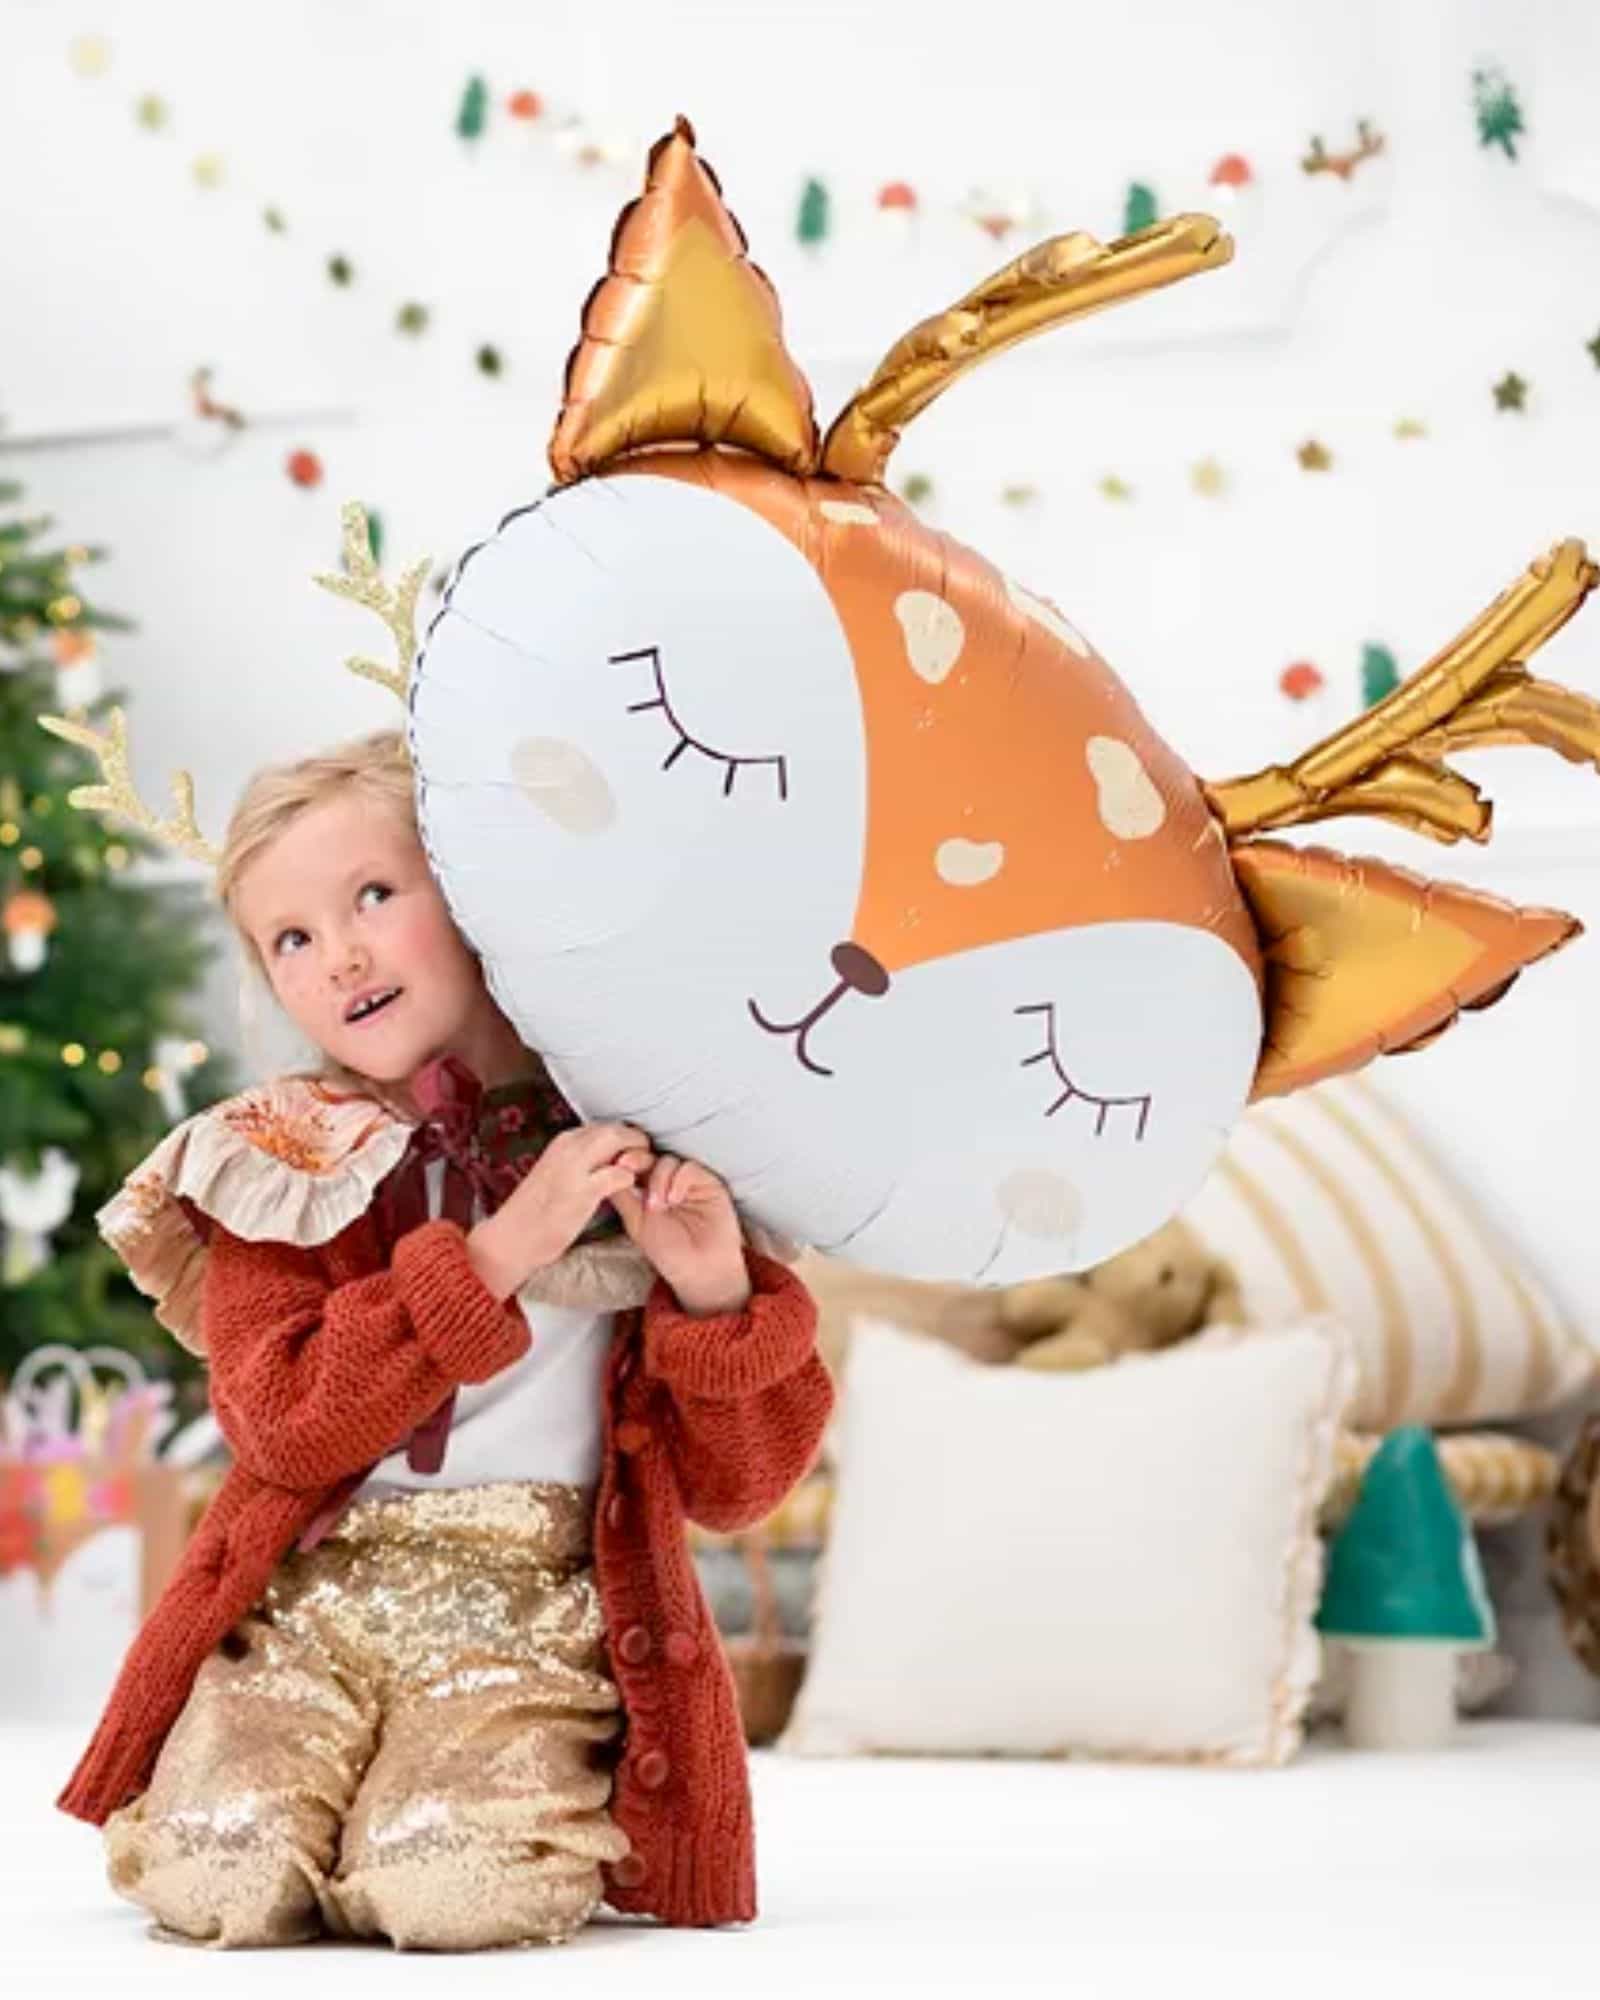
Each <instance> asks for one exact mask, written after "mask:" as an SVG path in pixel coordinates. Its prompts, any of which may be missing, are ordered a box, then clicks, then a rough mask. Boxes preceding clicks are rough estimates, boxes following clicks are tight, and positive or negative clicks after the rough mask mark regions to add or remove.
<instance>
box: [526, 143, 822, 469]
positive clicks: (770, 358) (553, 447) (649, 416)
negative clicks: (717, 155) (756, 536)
mask: <svg viewBox="0 0 1600 2000" xmlns="http://www.w3.org/2000/svg"><path fill="white" fill-rule="evenodd" d="M672 444H682V445H711V444H725V445H738V446H741V447H742V448H743V449H744V450H746V451H750V452H754V453H756V454H757V455H758V456H759V457H762V458H765V459H768V460H770V461H771V462H772V463H773V464H774V465H777V466H780V467H782V468H783V470H784V471H786V472H793V473H807V472H811V471H814V470H815V468H816V464H817V449H818V447H817V427H816V422H815V419H814V417H813V415H812V404H811V390H810V388H809V386H808V385H807V383H806V380H805V377H804V376H803V375H802V374H801V373H800V370H799V369H798V368H797V367H796V366H795V364H794V362H793V361H792V360H791V359H790V357H789V353H788V350H787V349H786V348H785V346H784V344H783V331H782V324H781V316H780V313H779V309H778V299H777V294H776V293H775V292H774V291H773V289H772V286H771V285H770V284H769V283H768V281H767V279H766V277H765V276H764V275H763V274H762V273H761V272H760V271H758V270H757V269H756V267H755V266H754V265H753V264H752V263H750V262H749V260H748V259H747V258H746V256H745V239H744V236H743V234H742V232H741V231H740V228H739V225H738V224H737V223H736V222H735V221H734V219H733V217H732V216H731V215H730V214H729V213H728V211H727V209H726V208H725V207H724V206H723V202H722V196H721V193H720V191H719V189H718V186H717V182H716V178H715V176H714V175H713V174H712V173H711V171H710V169H709V168H708V167H707V166H706V165H705V164H704V162H703V161H702V160H701V159H700V157H699V155H698V154H697V153H696V152H695V144H694V132H693V130H692V129H691V127H690V125H689V123H688V121H687V120H686V119H683V118H680V119H679V120H678V122H677V125H676V127H675V128H674V129H673V131H672V132H670V133H669V134H668V136H667V137H666V138H665V139H662V140H660V141H659V142H658V144H657V145H656V146H655V148H654V149H653V150H652V152H651V154H650V167H649V175H648V179H647V181H646V186H645V191H644V193H643V194H642V195H641V196H640V198H639V199H638V200H637V201H636V202H634V203H632V205H631V206H630V207H629V208H627V209H626V210H625V211H624V213H623V216H622V219H621V221H620V222H619V223H618V225H617V229H616V234H615V235H614V237H613V238H612V243H611V267H610V270H609V271H608V273H607V275H606V276H605V277H604V278H602V279H601V281H600V283H599V284H598V285H597V286H596V287H595V289H594V290H593V292H591V293H590V295H589V300H588V303H587V305H586V306H585V307H584V313H583V336H582V339H581V340H580V341H579V343H578V345H577V347H576V348H575V349H574V350H573V353H572V357H571V359H570V360H569V361H568V363H567V383H566V392H565V395H564V397H563V400H562V405H561V413H560V415H559V417H558V418H557V419H556V426H555V432H554V435H553V436H552V438H551V440H550V466H551V470H552V471H553V472H554V473H555V476H556V481H557V483H558V484H560V485H567V484H569V483H570V482H571V481H573V480H575V479H581V478H583V477H584V476H585V475H586V474H588V473H591V472H596V471H598V470H600V468H601V467H603V466H606V465H609V464H611V463H613V462H614V461H615V460H617V459H619V458H621V457H623V456H624V455H625V454H626V453H628V452H633V451H638V450H641V449H643V448H645V447H648V446H651V445H672Z"/></svg>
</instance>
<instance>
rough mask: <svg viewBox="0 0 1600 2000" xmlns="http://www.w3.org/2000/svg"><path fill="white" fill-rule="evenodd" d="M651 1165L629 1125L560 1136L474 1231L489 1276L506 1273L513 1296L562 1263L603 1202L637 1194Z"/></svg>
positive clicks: (582, 1128) (583, 1128) (644, 1144)
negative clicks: (637, 1185) (545, 1268)
mask: <svg viewBox="0 0 1600 2000" xmlns="http://www.w3.org/2000/svg"><path fill="white" fill-rule="evenodd" d="M654 1158H655V1154H654V1153H653V1152H652V1151H651V1148H650V1141H649V1140H648V1139H647V1138H646V1137H645V1135H644V1133H642V1132H641V1131H639V1130H638V1129H637V1128H636V1127H635V1126H632V1125H579V1126H576V1127H575V1128H574V1129H573V1130H572V1131H570V1132H561V1133H558V1134H557V1136H556V1137H555V1138H554V1139H552V1140H551V1141H550V1143H549V1145H548V1146H546V1147H545V1149H544V1151H543V1152H542V1153H541V1154H540V1155H539V1157H538V1159H537V1160H535V1162H534V1163H533V1165H532V1166H531V1167H530V1168H529V1169H528V1171H527V1173H526V1174H524V1175H523V1177H522V1179H521V1180H520V1181H518V1183H517V1185H516V1186H515V1187H514V1188H513V1189H512V1191H511V1193H510V1194H508V1195H507V1196H506V1198H505V1200H504V1201H503V1202H502V1203H501V1204H500V1206H499V1207H498V1208H497V1209H496V1210H495V1212H494V1214H493V1215H491V1216H489V1217H488V1218H487V1219H486V1220H485V1221H483V1222H480V1223H479V1224H478V1226H477V1228H476V1229H475V1230H474V1231H473V1232H472V1234H473V1239H475V1240H478V1241H479V1242H481V1245H482V1254H483V1256H484V1259H485V1275H486V1277H488V1276H489V1275H490V1273H491V1272H492V1273H493V1274H494V1275H495V1276H499V1275H500V1274H501V1273H502V1272H503V1273H504V1275H505V1276H506V1277H509V1279H510V1281H511V1282H510V1284H509V1285H508V1286H507V1287H506V1288H505V1289H507V1290H511V1291H514V1290H516V1289H518V1288H519V1287H520V1286H521V1285H523V1284H525V1283H526V1282H527V1280H528V1279H529V1278H530V1277H531V1276H532V1275H533V1273H534V1272H535V1271H537V1270H539V1269H540V1268H541V1267H542V1266H543V1265H545V1264H553V1263H554V1262H555V1261H556V1259H557V1258H558V1257H563V1256H565V1255H566V1253H567V1251H568V1250H570V1249H571V1248H572V1245H573V1244H574V1243H575V1242H576V1241H577V1239H578V1238H579V1237H580V1236H581V1235H582V1234H583V1232H584V1230H585V1229H587V1228H588V1226H589V1223H590V1222H591V1220H592V1219H593V1217H594V1214H595V1211H596V1210H597V1209H598V1208H599V1207H600V1205H601V1203H602V1202H604V1201H607V1200H610V1199H614V1198H615V1197H616V1195H617V1194H618V1193H619V1192H620V1191H621V1190H622V1189H624V1188H632V1186H633V1185H634V1182H635V1181H636V1180H637V1179H638V1177H639V1175H640V1174H643V1173H647V1172H648V1171H649V1168H650V1163H651V1161H652V1160H653V1159H654ZM491 1281H492V1279H491ZM498 1288H499V1287H498V1286H497V1289H498Z"/></svg>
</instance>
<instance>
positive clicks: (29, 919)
mask: <svg viewBox="0 0 1600 2000" xmlns="http://www.w3.org/2000/svg"><path fill="white" fill-rule="evenodd" d="M57 921H58V919H57V917H56V906H55V904H54V903H52V902H51V900H50V898H49V897H48V896H46V895H44V894H43V893H42V892H41V891H39V890H37V889H18V890H17V891H16V892H15V893H14V894H13V895H10V896H8V897H7V898H6V903H5V909H4V912H3V913H0V923H3V924H4V927H5V933H6V951H7V954H8V955H9V957H10V959H11V965H12V969H13V970H14V971H16V972H37V971H38V970H39V968H40V967H41V966H42V965H43V964H44V962H45V958H46V956H47V954H48V950H49V942H50V933H51V932H52V931H53V930H54V929H55V927H56V924H57Z"/></svg>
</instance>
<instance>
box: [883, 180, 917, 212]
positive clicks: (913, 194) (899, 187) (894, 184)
mask: <svg viewBox="0 0 1600 2000" xmlns="http://www.w3.org/2000/svg"><path fill="white" fill-rule="evenodd" d="M916 205H917V191H916V189H915V188H914V187H913V186H912V185H911V183H910V182H909V181H890V182H888V183H887V185H886V186H884V187H881V188H879V190H878V206H879V208H900V209H905V210H906V211H908V212H910V211H912V210H914V209H915V208H916Z"/></svg>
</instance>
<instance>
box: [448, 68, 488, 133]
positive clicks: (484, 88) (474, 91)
mask: <svg viewBox="0 0 1600 2000" xmlns="http://www.w3.org/2000/svg"><path fill="white" fill-rule="evenodd" d="M488 116H489V86H488V85H487V84H486V83H485V82H484V80H483V78H482V77H481V76H475V77H471V78H470V79H469V80H468V83H467V87H466V89H465V90H463V91H462V93H461V103H460V106H459V108H458V109H457V111H456V136H457V137H458V138H461V139H481V138H482V137H483V128H484V124H485V122H486V121H487V119H488Z"/></svg>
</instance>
